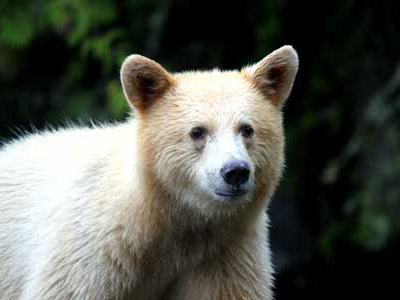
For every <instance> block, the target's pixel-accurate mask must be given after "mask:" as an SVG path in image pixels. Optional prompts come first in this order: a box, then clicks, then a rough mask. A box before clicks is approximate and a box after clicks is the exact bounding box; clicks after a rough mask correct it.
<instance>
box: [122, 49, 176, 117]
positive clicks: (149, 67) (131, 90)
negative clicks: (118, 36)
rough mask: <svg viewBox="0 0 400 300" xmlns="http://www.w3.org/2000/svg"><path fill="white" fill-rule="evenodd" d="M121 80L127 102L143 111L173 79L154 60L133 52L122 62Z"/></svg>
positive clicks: (164, 90) (168, 86)
mask: <svg viewBox="0 0 400 300" xmlns="http://www.w3.org/2000/svg"><path fill="white" fill-rule="evenodd" d="M121 82H122V87H123V90H124V94H125V97H126V99H127V100H128V102H129V104H130V105H131V106H132V107H133V108H136V109H138V110H139V111H140V112H144V111H145V110H146V109H147V108H149V107H150V106H151V105H152V104H153V103H154V102H155V101H156V100H157V99H158V98H160V97H161V96H162V95H163V94H164V93H165V92H166V91H167V90H168V89H169V88H170V87H171V86H172V85H173V82H174V80H173V76H172V75H171V74H170V73H168V72H167V71H166V70H165V69H164V68H163V67H162V66H161V65H159V64H158V63H156V62H155V61H153V60H151V59H149V58H147V57H144V56H141V55H136V54H134V55H130V56H128V57H127V58H126V59H125V61H124V63H123V64H122V67H121Z"/></svg>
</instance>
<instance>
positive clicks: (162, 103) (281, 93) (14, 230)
mask: <svg viewBox="0 0 400 300" xmlns="http://www.w3.org/2000/svg"><path fill="white" fill-rule="evenodd" d="M297 65H298V61H297V55H296V52H295V51H294V50H293V48H291V47H289V46H286V47H283V48H281V49H279V50H277V51H275V52H273V53H272V54H270V55H269V56H268V57H267V58H266V59H264V60H262V61H261V62H260V63H259V64H256V65H254V66H252V67H248V68H244V69H243V70H241V71H231V72H221V71H218V70H214V71H211V72H189V73H181V74H170V73H168V72H167V71H165V70H164V69H163V68H162V67H161V66H160V65H159V64H157V63H155V62H154V61H151V60H149V59H147V58H144V57H142V56H138V55H134V56H130V57H128V58H127V60H126V61H125V62H124V64H123V67H122V70H121V80H122V84H123V88H124V92H125V95H126V97H127V99H128V101H129V103H130V104H131V106H132V107H133V108H134V110H136V117H135V118H134V119H132V120H129V121H128V122H126V123H124V124H119V125H118V124H117V125H105V126H102V127H93V128H68V129H64V130H59V131H47V132H43V133H36V134H31V135H28V136H26V137H22V138H20V139H19V140H16V141H13V142H11V143H9V144H7V145H5V146H4V147H2V148H1V149H0V299H1V300H17V299H18V300H50V299H60V300H65V299H83V300H102V299H104V300H105V299H132V300H144V299H154V300H156V299H171V300H172V299H178V300H179V299H182V300H183V299H186V300H188V299H199V300H206V299H214V300H228V299H232V300H235V299H236V300H239V299H241V300H244V299H247V300H249V299H253V300H260V299H272V292H271V284H272V279H271V278H272V267H271V258H270V253H269V246H268V238H267V237H268V234H267V224H268V218H267V215H266V214H265V208H266V205H267V203H268V201H269V199H270V197H271V195H272V194H273V192H274V190H275V188H276V185H277V183H278V181H279V179H280V177H281V172H282V168H283V163H284V154H283V148H284V138H283V128H282V113H281V107H282V105H283V103H284V101H285V100H286V98H287V97H288V95H289V93H290V89H291V87H292V84H293V80H294V77H295V74H296V72H297ZM271 70H272V71H271ZM242 123H246V124H251V126H252V127H253V128H254V136H253V137H251V138H246V139H245V138H243V137H242V136H241V135H240V134H239V131H238V130H239V128H240V124H242ZM199 125H202V126H206V127H207V137H206V138H205V139H204V140H202V141H193V140H192V139H191V138H190V136H189V135H190V130H191V128H193V127H195V126H199ZM226 145H229V146H226ZM233 156H235V157H236V156H237V157H241V158H244V159H247V160H248V162H249V165H250V169H251V174H250V179H249V183H248V186H247V187H248V189H249V191H248V193H247V194H246V195H244V196H240V197H238V199H225V198H223V197H219V196H217V195H216V194H215V193H214V192H213V188H214V187H215V186H216V185H223V184H224V183H223V181H222V180H221V179H220V178H219V175H218V174H219V168H220V164H221V163H222V161H223V160H225V159H226V158H228V157H233Z"/></svg>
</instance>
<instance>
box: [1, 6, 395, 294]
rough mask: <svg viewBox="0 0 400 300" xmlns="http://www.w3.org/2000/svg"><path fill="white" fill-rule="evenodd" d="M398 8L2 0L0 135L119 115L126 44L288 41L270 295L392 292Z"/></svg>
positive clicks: (203, 62) (221, 53) (178, 55)
mask: <svg viewBox="0 0 400 300" xmlns="http://www.w3.org/2000/svg"><path fill="white" fill-rule="evenodd" d="M399 13H400V2H397V1H354V0H337V1H317V2H314V1H295V0H293V1H289V0H286V1H261V0H260V1H250V0H248V1H239V2H234V1H184V0H176V1H172V0H169V1H168V0H164V1H162V0H159V1H150V0H148V1H145V0H136V1H111V0H97V1H89V0H71V1H65V0H64V1H46V0H31V1H21V0H17V1H5V0H0V138H1V139H2V140H4V139H9V138H12V137H15V136H16V135H18V132H20V130H21V129H22V130H28V131H31V130H33V128H38V129H42V128H44V127H45V126H46V124H52V125H55V126H58V125H61V124H63V123H64V124H65V120H66V119H69V120H73V121H75V122H77V121H79V122H88V121H89V120H90V119H94V120H100V121H102V120H103V121H105V120H109V119H117V120H123V119H124V118H126V116H127V112H128V107H127V105H126V104H125V100H124V97H123V95H122V91H121V86H120V83H119V67H120V64H121V62H122V61H123V59H124V58H125V57H126V56H127V55H128V54H131V53H139V54H142V55H145V56H148V57H150V58H152V59H154V60H156V61H158V62H160V63H161V64H162V65H164V66H165V67H167V69H169V70H170V71H181V70H187V69H209V68H214V67H220V68H222V69H231V68H240V67H242V66H243V65H245V64H249V63H252V62H256V61H258V60H259V59H261V58H262V57H264V56H265V55H266V54H268V53H269V52H271V51H272V50H274V49H276V48H278V47H280V46H282V45H285V44H291V45H293V46H294V47H295V48H296V49H297V51H298V53H299V57H300V70H299V73H298V77H297V79H296V82H295V85H294V90H293V93H292V96H291V97H290V99H289V100H288V102H287V105H286V107H285V115H286V119H285V120H286V121H285V127H286V135H287V168H286V172H285V176H284V180H283V181H282V183H281V185H280V188H279V191H278V193H277V194H276V195H275V197H274V199H273V201H272V203H271V207H270V209H269V211H270V215H271V243H272V248H273V253H274V263H275V265H276V272H277V273H276V288H275V291H276V299H277V300H283V299H299V298H300V297H302V298H304V299H397V298H398V297H399V294H400V293H399V292H398V291H397V290H398V287H397V285H398V284H399V283H400V282H399V270H400V20H399V17H400V15H399ZM0 176H1V174H0Z"/></svg>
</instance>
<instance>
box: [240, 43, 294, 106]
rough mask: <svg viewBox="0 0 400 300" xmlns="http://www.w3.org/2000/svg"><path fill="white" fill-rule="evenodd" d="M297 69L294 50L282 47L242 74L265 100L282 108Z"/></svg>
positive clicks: (290, 47)
mask: <svg viewBox="0 0 400 300" xmlns="http://www.w3.org/2000/svg"><path fill="white" fill-rule="evenodd" d="M298 67H299V59H298V56H297V52H296V50H294V49H293V47H292V46H283V47H281V48H279V49H278V50H275V51H274V52H272V53H271V54H269V55H268V56H267V57H265V58H264V59H262V60H261V61H260V62H258V63H256V64H255V65H253V66H251V67H249V68H245V69H244V70H243V71H242V72H244V75H245V77H247V78H249V79H250V80H251V82H252V83H253V84H254V85H255V87H256V88H258V89H259V90H260V91H261V92H262V93H263V94H264V95H265V96H266V97H267V99H269V100H270V101H271V102H272V103H273V104H274V105H275V106H277V107H278V108H282V106H283V104H284V103H285V100H286V99H287V98H288V97H289V94H290V91H291V90H292V86H293V82H294V79H295V77H296V73H297V70H298Z"/></svg>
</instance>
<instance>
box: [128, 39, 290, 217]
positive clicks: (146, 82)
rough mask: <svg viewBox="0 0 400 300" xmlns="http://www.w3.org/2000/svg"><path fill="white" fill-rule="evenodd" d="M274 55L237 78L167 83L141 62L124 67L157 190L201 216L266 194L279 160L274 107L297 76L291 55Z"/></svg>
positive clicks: (209, 76)
mask: <svg viewBox="0 0 400 300" xmlns="http://www.w3.org/2000/svg"><path fill="white" fill-rule="evenodd" d="M278 51H279V50H278ZM278 51H276V52H274V53H272V54H271V55H270V56H268V57H266V58H265V59H264V60H263V61H261V62H260V63H259V64H257V65H255V66H253V67H249V68H244V69H243V70H241V71H240V72H239V71H232V72H220V71H217V70H215V71H211V72H191V73H181V74H174V75H171V74H169V73H167V72H166V71H165V70H164V69H163V68H162V67H161V66H160V65H158V64H157V63H155V62H153V61H151V60H148V59H146V58H143V57H140V56H131V57H130V58H128V59H127V60H126V61H125V63H124V65H123V67H122V82H123V86H124V92H125V95H126V97H127V99H128V100H129V102H130V103H131V105H132V106H133V107H134V108H135V109H136V111H137V117H138V119H139V123H140V129H139V134H140V137H139V139H140V140H141V143H142V146H141V147H143V148H144V149H145V151H146V157H147V158H148V160H149V161H148V162H146V165H147V166H148V168H149V169H151V171H150V172H149V173H150V174H151V176H154V177H155V178H156V179H157V180H158V182H159V183H160V184H162V185H163V187H164V190H167V191H168V192H169V193H171V194H173V195H174V196H175V198H177V199H182V200H181V201H183V203H185V204H187V205H188V206H190V207H195V208H196V209H199V210H200V211H201V212H203V213H206V214H210V213H215V212H218V213H221V212H227V211H231V210H232V209H235V208H236V207H237V206H240V205H242V204H244V203H251V202H252V201H255V200H257V199H266V198H268V196H269V195H270V194H271V193H272V192H273V190H274V188H275V186H276V184H277V182H278V180H279V178H280V175H281V172H282V167H283V160H284V156H283V144H284V138H283V128H282V113H281V107H282V104H283V102H284V100H285V99H286V98H287V96H288V94H289V92H290V89H291V86H292V83H293V79H294V76H295V73H296V71H297V56H296V54H295V52H294V50H293V49H292V48H289V47H284V48H281V50H280V52H278ZM288 90H289V91H288Z"/></svg>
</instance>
